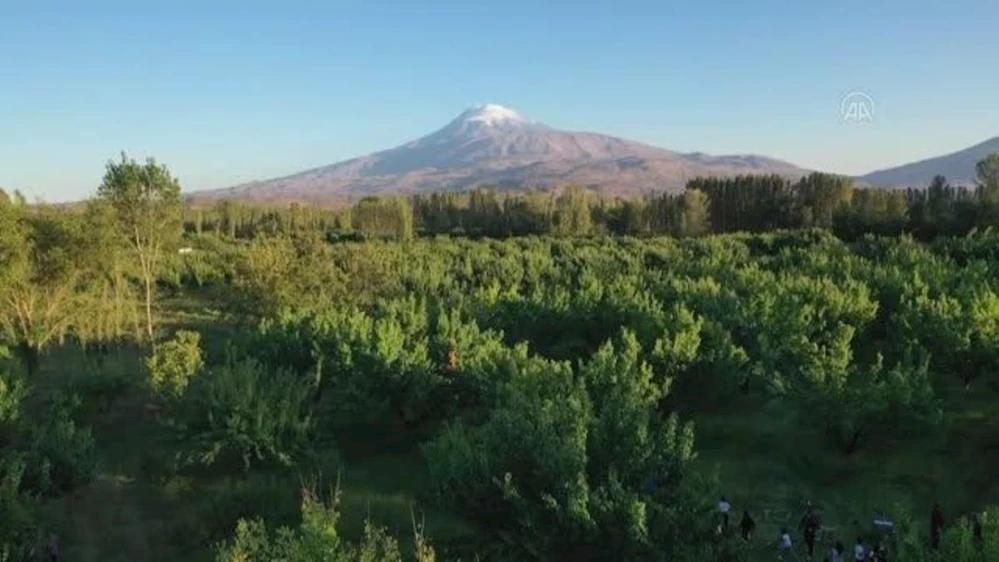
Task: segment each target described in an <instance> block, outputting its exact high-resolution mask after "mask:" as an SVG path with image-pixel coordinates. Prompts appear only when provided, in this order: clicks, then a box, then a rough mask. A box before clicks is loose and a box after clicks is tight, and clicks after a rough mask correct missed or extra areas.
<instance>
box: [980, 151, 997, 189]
mask: <svg viewBox="0 0 999 562" xmlns="http://www.w3.org/2000/svg"><path fill="white" fill-rule="evenodd" d="M975 172H976V175H977V179H978V185H980V186H982V187H984V188H985V189H987V190H999V152H994V153H992V154H990V155H988V156H987V157H985V158H983V159H982V160H981V161H980V162H978V163H977V164H975Z"/></svg>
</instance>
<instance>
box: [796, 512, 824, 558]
mask: <svg viewBox="0 0 999 562" xmlns="http://www.w3.org/2000/svg"><path fill="white" fill-rule="evenodd" d="M821 527H822V523H821V521H820V520H819V514H818V513H816V512H815V508H814V507H813V506H812V502H808V509H807V510H806V511H805V515H804V516H802V518H801V532H802V534H803V535H804V537H805V548H807V549H808V559H809V560H811V559H812V557H813V556H815V539H816V538H817V537H818V535H819V529H820V528H821Z"/></svg>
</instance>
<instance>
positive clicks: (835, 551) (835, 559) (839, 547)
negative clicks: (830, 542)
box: [829, 541, 846, 562]
mask: <svg viewBox="0 0 999 562" xmlns="http://www.w3.org/2000/svg"><path fill="white" fill-rule="evenodd" d="M829 562H846V548H844V547H843V543H842V542H840V541H836V545H835V546H833V548H832V556H831V557H830V558H829Z"/></svg>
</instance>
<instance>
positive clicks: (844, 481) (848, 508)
mask: <svg viewBox="0 0 999 562" xmlns="http://www.w3.org/2000/svg"><path fill="white" fill-rule="evenodd" d="M948 402H949V403H950V404H949V409H950V410H951V411H959V412H964V413H963V414H961V415H960V416H956V417H953V418H952V419H950V420H948V428H947V429H946V430H943V431H939V432H935V433H934V432H927V433H923V434H919V435H916V436H912V435H909V436H900V435H890V434H889V435H877V436H875V437H873V438H872V439H871V440H870V441H868V442H867V443H866V444H865V446H864V447H863V448H861V449H860V450H859V451H857V452H856V453H854V454H853V455H850V456H843V455H841V454H840V453H839V452H837V451H836V450H835V448H834V447H832V446H830V445H828V444H827V443H826V442H825V441H824V440H823V439H822V437H821V435H820V434H818V432H816V431H813V430H812V429H810V428H807V427H804V428H803V427H798V426H795V425H794V424H793V423H791V422H789V420H787V419H783V418H782V416H781V415H779V414H778V413H775V412H774V410H773V409H772V408H767V407H765V406H763V405H761V404H759V403H758V402H755V401H751V400H746V401H742V402H737V403H734V404H732V405H731V406H729V407H728V408H726V409H724V410H723V411H715V412H712V413H710V414H707V415H701V416H695V421H696V422H697V428H698V432H697V433H698V443H697V450H698V460H697V461H696V462H697V464H698V466H699V468H700V469H701V470H705V471H713V472H715V473H716V474H717V475H718V480H719V482H720V483H721V486H722V489H723V491H724V493H725V495H726V496H727V497H728V499H729V501H731V502H732V504H733V513H734V515H733V522H732V524H733V525H737V524H738V520H739V518H740V517H741V514H742V509H748V510H749V511H750V514H751V515H752V516H753V517H754V519H755V520H756V522H757V529H756V533H755V535H756V536H755V538H754V541H753V543H754V550H755V551H756V552H757V558H755V559H759V560H772V559H773V557H774V555H775V551H776V541H777V538H778V536H779V531H780V528H781V527H784V526H786V527H787V528H788V529H790V530H791V531H792V536H793V537H795V542H796V545H795V546H796V548H797V549H798V551H799V554H803V552H804V550H803V545H802V544H801V541H802V539H801V535H800V533H799V532H798V523H799V521H800V518H801V516H802V514H803V513H804V506H805V502H806V501H808V500H810V501H812V502H813V503H814V504H815V505H816V506H817V507H819V508H820V509H821V511H822V518H823V525H824V527H825V529H826V532H825V534H824V535H823V537H822V539H820V540H821V541H822V543H821V544H820V545H819V546H817V547H816V550H817V551H818V552H820V553H822V554H823V555H824V553H825V552H828V549H829V548H831V546H832V544H833V541H835V540H841V541H842V542H843V543H844V545H846V546H850V545H851V544H853V541H855V540H856V538H857V536H858V534H859V533H863V534H865V535H866V534H868V533H870V532H871V531H872V529H873V520H874V518H875V516H876V515H878V514H887V515H889V516H890V514H892V513H894V512H895V510H896V508H897V507H901V508H903V509H904V510H906V511H907V512H908V513H911V514H913V516H914V517H915V518H916V521H915V523H916V524H918V525H920V526H921V527H922V526H925V527H927V529H928V526H929V512H930V509H931V506H932V504H933V502H934V501H939V502H940V504H941V506H942V507H943V509H944V511H945V513H946V514H947V515H948V516H949V518H951V519H953V518H955V517H956V516H958V515H961V514H965V513H968V512H970V511H972V510H975V509H980V508H983V507H985V506H986V505H989V504H995V503H997V502H999V482H997V481H996V479H995V477H994V476H993V475H992V473H991V471H990V468H989V467H995V466H999V444H996V443H995V435H996V434H997V433H999V423H997V421H999V400H996V396H994V395H990V394H988V393H985V394H981V393H979V394H975V395H972V396H967V395H963V394H956V393H951V394H950V396H948ZM858 522H859V525H858Z"/></svg>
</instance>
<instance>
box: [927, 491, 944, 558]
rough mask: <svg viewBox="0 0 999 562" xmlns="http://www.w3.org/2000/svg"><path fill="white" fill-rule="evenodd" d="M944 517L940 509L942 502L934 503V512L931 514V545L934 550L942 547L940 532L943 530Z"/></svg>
mask: <svg viewBox="0 0 999 562" xmlns="http://www.w3.org/2000/svg"><path fill="white" fill-rule="evenodd" d="M943 526H944V517H943V511H941V510H940V504H939V503H936V502H934V503H933V512H932V513H931V514H930V546H932V547H933V550H937V549H939V548H940V533H941V531H943Z"/></svg>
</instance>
